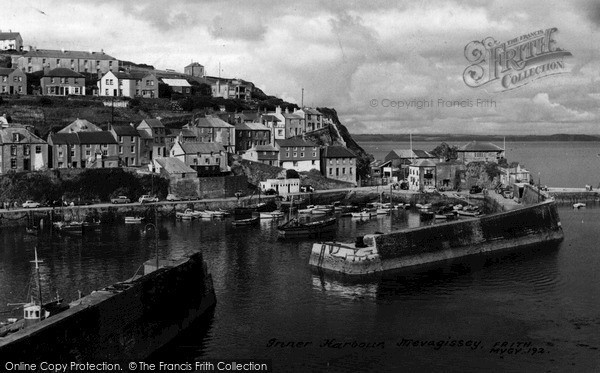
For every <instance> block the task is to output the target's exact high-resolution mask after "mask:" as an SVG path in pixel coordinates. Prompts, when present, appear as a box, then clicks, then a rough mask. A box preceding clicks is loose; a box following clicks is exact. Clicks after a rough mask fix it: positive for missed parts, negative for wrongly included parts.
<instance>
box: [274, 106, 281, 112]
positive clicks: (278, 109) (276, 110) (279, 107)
mask: <svg viewBox="0 0 600 373" xmlns="http://www.w3.org/2000/svg"><path fill="white" fill-rule="evenodd" d="M275 114H281V106H277V107H276V108H275Z"/></svg>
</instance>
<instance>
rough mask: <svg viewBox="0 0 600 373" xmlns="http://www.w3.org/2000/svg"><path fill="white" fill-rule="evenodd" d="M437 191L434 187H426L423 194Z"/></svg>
mask: <svg viewBox="0 0 600 373" xmlns="http://www.w3.org/2000/svg"><path fill="white" fill-rule="evenodd" d="M436 192H437V189H435V187H434V186H431V185H428V186H426V187H424V188H423V193H436Z"/></svg>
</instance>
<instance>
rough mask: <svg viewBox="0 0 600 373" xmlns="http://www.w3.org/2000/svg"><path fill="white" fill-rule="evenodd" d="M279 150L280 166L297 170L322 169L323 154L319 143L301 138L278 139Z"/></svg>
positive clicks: (276, 145)
mask: <svg viewBox="0 0 600 373" xmlns="http://www.w3.org/2000/svg"><path fill="white" fill-rule="evenodd" d="M275 148H276V149H278V150H279V167H283V168H289V169H293V170H296V171H310V170H312V169H316V170H317V171H321V164H320V159H321V155H320V152H319V147H318V146H317V144H315V143H313V142H311V141H308V140H304V139H301V138H291V139H284V140H276V141H275Z"/></svg>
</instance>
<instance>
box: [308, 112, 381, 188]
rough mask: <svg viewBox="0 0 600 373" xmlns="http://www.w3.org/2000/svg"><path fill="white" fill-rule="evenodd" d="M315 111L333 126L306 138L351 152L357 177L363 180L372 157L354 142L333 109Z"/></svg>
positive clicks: (367, 172) (368, 171)
mask: <svg viewBox="0 0 600 373" xmlns="http://www.w3.org/2000/svg"><path fill="white" fill-rule="evenodd" d="M317 110H319V111H320V112H321V113H323V116H324V117H328V118H330V119H331V121H332V122H333V125H332V126H327V127H326V128H324V129H323V130H321V131H315V132H312V133H311V134H309V135H307V137H308V138H310V139H312V140H313V141H316V142H317V143H318V144H319V145H334V144H335V145H343V146H345V147H347V148H348V149H350V150H352V151H353V152H354V153H355V154H356V156H357V161H356V168H357V171H356V172H357V175H358V177H359V178H362V179H364V178H365V177H366V176H367V175H368V174H369V173H370V170H369V164H370V163H371V162H373V159H374V157H373V156H372V155H371V154H368V153H367V152H365V150H364V149H363V148H362V147H361V146H360V145H358V143H357V142H356V141H354V139H353V138H352V136H351V135H350V132H348V129H347V128H346V126H344V125H343V124H342V123H341V122H340V120H339V118H338V115H337V112H336V111H335V109H331V108H317Z"/></svg>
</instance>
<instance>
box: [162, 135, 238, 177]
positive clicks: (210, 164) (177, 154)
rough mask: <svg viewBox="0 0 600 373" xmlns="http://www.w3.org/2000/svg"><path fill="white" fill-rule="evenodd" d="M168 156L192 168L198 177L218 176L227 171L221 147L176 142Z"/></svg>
mask: <svg viewBox="0 0 600 373" xmlns="http://www.w3.org/2000/svg"><path fill="white" fill-rule="evenodd" d="M170 156H171V157H173V158H177V159H179V160H181V161H182V162H183V163H185V164H186V165H187V166H189V167H191V168H193V169H194V170H196V172H197V173H198V176H209V175H219V174H221V173H223V172H227V171H228V167H227V152H226V151H225V148H224V147H223V145H221V144H218V143H203V142H184V143H180V142H176V143H175V145H173V148H171V152H170Z"/></svg>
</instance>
